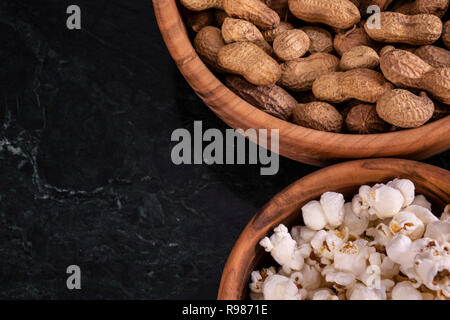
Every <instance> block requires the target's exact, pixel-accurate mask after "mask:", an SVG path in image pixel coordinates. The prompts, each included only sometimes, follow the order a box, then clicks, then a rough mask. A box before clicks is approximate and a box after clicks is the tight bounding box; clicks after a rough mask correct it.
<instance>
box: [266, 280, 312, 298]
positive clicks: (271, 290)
mask: <svg viewBox="0 0 450 320" xmlns="http://www.w3.org/2000/svg"><path fill="white" fill-rule="evenodd" d="M262 292H263V295H264V299H265V300H303V299H302V297H303V296H302V293H300V292H299V290H298V288H297V286H296V285H295V283H294V281H292V279H290V278H288V277H285V276H281V275H278V274H274V275H271V276H268V277H267V279H266V281H264V283H263V287H262Z"/></svg>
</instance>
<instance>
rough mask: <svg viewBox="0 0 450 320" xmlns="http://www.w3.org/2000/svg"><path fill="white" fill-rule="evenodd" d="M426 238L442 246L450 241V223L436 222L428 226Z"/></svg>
mask: <svg viewBox="0 0 450 320" xmlns="http://www.w3.org/2000/svg"><path fill="white" fill-rule="evenodd" d="M425 237H427V238H431V239H435V240H437V241H438V242H439V243H440V244H444V243H445V242H449V241H450V222H445V221H435V222H433V223H430V224H429V225H428V226H427V231H426V232H425Z"/></svg>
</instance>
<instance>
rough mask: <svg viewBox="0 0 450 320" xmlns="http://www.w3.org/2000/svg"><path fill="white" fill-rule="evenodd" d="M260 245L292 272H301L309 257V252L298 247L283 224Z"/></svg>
mask: <svg viewBox="0 0 450 320" xmlns="http://www.w3.org/2000/svg"><path fill="white" fill-rule="evenodd" d="M260 245H261V246H263V247H264V249H265V250H266V251H267V252H270V254H271V255H272V257H273V258H274V259H275V261H276V262H278V263H279V264H280V265H282V266H283V268H289V269H292V270H300V269H301V268H302V267H303V264H304V258H305V257H306V256H308V255H309V253H308V251H307V250H306V251H305V250H304V248H303V249H302V248H299V247H297V242H296V241H295V240H294V239H292V237H291V235H290V233H289V232H288V229H287V228H286V227H285V226H284V225H282V224H280V225H279V226H278V227H276V228H275V229H274V234H273V235H272V236H271V237H270V239H269V238H267V237H265V238H264V239H262V240H261V241H260Z"/></svg>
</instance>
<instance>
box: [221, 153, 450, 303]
mask: <svg viewBox="0 0 450 320" xmlns="http://www.w3.org/2000/svg"><path fill="white" fill-rule="evenodd" d="M355 168H357V169H358V170H359V171H358V177H366V178H367V179H368V178H370V177H371V176H372V175H376V174H377V173H378V174H379V173H380V171H385V170H390V171H386V173H385V174H384V176H385V177H384V178H380V179H387V178H388V177H389V176H390V177H392V176H394V177H395V176H397V177H398V176H400V175H405V176H406V175H408V177H409V176H410V175H411V173H413V172H414V173H416V174H417V177H420V179H422V181H423V183H426V182H428V181H431V179H433V180H435V179H437V181H442V184H436V186H439V189H441V188H442V192H443V193H445V197H446V198H445V199H442V200H443V202H448V203H450V171H448V170H445V169H442V168H439V167H436V166H432V165H429V164H425V163H421V162H416V161H411V160H403V159H392V158H385V159H383V158H379V159H362V160H354V161H348V162H344V163H340V164H336V165H333V166H329V167H327V168H323V169H319V170H317V171H315V172H313V173H311V174H308V175H306V176H304V177H303V178H300V179H298V180H297V181H295V182H294V183H292V184H291V185H289V186H288V187H286V188H285V189H283V190H282V191H280V192H279V193H277V194H276V195H275V196H274V197H273V198H272V199H271V200H270V201H269V202H268V203H266V204H265V205H264V206H263V207H262V208H261V209H260V210H259V211H258V212H257V213H256V214H255V215H254V216H253V217H252V219H251V220H250V222H249V223H248V224H247V226H246V227H245V229H244V230H243V231H242V233H241V234H240V236H239V238H238V240H237V241H236V243H235V245H234V246H233V249H232V251H231V253H230V255H229V257H228V260H227V262H226V265H225V267H224V270H223V273H222V278H221V282H220V288H219V292H218V299H219V300H236V299H240V298H241V297H242V292H240V293H239V294H238V293H237V292H239V291H238V290H237V288H238V286H239V284H242V282H243V281H245V283H247V280H248V276H249V275H248V273H247V272H246V270H245V266H249V265H250V264H251V262H252V261H253V257H251V256H250V254H247V255H246V254H244V253H246V252H247V253H248V252H254V251H255V248H257V246H258V243H259V241H260V240H261V239H262V238H263V237H264V236H266V235H267V234H269V233H270V232H271V231H272V230H273V228H274V227H276V226H277V225H279V224H280V223H281V222H282V221H284V220H286V219H287V218H288V217H290V216H292V215H294V214H295V212H299V211H298V210H300V205H301V203H304V202H305V201H310V200H314V199H316V198H314V199H313V198H309V199H306V198H305V195H303V194H305V193H307V191H308V190H311V189H312V190H313V189H314V187H311V186H314V182H315V181H316V180H317V179H320V178H321V177H323V178H325V177H330V176H333V177H335V179H337V180H339V179H340V178H343V177H342V176H345V175H348V174H351V173H352V172H353V170H354V169H355ZM395 170H398V171H395ZM389 172H391V173H389ZM417 177H414V178H416V180H417V179H418V178H417ZM323 178H322V179H323ZM350 179H351V176H350ZM389 179H390V178H389ZM352 180H353V179H352ZM302 186H307V187H305V188H303V187H302ZM356 186H358V185H356ZM328 191H332V190H328ZM296 195H302V196H303V199H302V198H301V197H298V199H299V201H298V202H297V203H295V202H292V197H294V196H296ZM296 199H297V197H296ZM300 199H302V200H300ZM279 208H281V209H280V210H278V209H279ZM289 211H291V212H289ZM274 215H276V219H273V216H274ZM243 262H244V263H243Z"/></svg>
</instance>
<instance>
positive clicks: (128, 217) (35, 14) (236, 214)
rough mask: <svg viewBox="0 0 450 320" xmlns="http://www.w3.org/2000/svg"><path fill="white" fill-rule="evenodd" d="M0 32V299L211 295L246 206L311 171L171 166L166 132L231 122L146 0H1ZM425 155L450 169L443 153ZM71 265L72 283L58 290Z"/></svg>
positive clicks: (285, 163) (249, 211)
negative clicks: (174, 49) (75, 12)
mask: <svg viewBox="0 0 450 320" xmlns="http://www.w3.org/2000/svg"><path fill="white" fill-rule="evenodd" d="M69 4H78V5H79V6H80V7H81V8H82V30H81V31H69V30H67V28H66V18H67V15H66V8H67V6H68V5H69ZM0 39H2V40H3V41H2V45H1V46H0V98H1V99H0V124H1V127H0V298H3V299H11V298H14V299H57V298H60V299H71V298H81V299H93V298H102V299H116V298H117V299H199V298H203V299H214V298H215V297H216V294H217V289H218V285H219V280H220V276H221V272H222V268H223V266H224V264H225V261H226V258H227V256H228V254H229V252H230V250H231V248H232V246H233V244H234V242H235V240H236V239H237V237H238V235H239V233H240V232H241V230H242V229H243V227H244V226H245V225H246V223H247V222H248V221H249V219H250V218H251V216H252V215H253V214H254V213H255V211H256V210H257V209H258V208H259V207H261V206H262V205H263V204H264V203H266V202H267V201H268V200H269V199H270V198H271V197H272V196H273V195H274V194H276V193H277V192H278V191H280V190H281V189H282V188H284V187H285V186H287V185H288V184H290V183H291V182H293V181H295V180H297V179H298V178H300V177H302V176H304V175H305V174H307V173H310V172H313V171H314V170H317V168H315V167H312V166H308V165H302V164H299V163H295V162H293V161H290V160H288V159H284V158H282V159H281V162H280V171H279V173H278V174H277V175H276V176H273V177H270V176H269V177H268V176H266V177H264V176H260V175H259V169H260V167H259V166H257V165H235V166H216V165H214V166H208V165H191V166H189V165H182V166H175V165H173V164H172V162H171V159H170V151H171V148H172V147H173V145H174V144H173V143H171V142H170V137H171V133H172V131H173V130H175V129H177V128H187V129H188V130H190V131H192V128H193V122H194V121H195V120H201V121H203V126H204V128H205V129H206V128H218V129H220V130H221V131H224V130H225V129H226V128H227V127H226V126H225V125H224V124H223V123H222V122H221V121H220V120H219V119H218V118H217V117H216V116H215V115H214V114H213V113H212V112H211V111H209V109H207V108H206V107H205V106H204V105H203V104H202V102H201V101H200V100H199V99H198V98H197V96H195V94H194V93H193V91H192V90H191V89H190V87H189V86H188V84H187V83H186V82H185V81H184V79H183V77H182V76H181V74H180V73H179V72H178V70H177V69H176V67H175V65H174V63H173V62H172V60H171V58H170V56H169V54H168V51H167V49H166V47H165V46H164V44H163V42H162V39H161V36H160V34H159V31H158V28H157V24H156V22H155V18H154V14H153V8H152V4H151V1H149V0H133V1H128V0H96V1H94V0H91V1H87V0H77V1H65V0H58V1H57V0H40V1H36V0H2V1H1V2H0ZM427 162H428V163H431V164H434V165H437V166H440V167H443V168H446V169H449V168H450V153H449V152H448V151H447V152H446V153H444V154H442V155H440V156H435V157H433V158H432V159H429V160H427ZM72 264H76V265H79V266H80V267H81V271H82V289H81V290H72V291H69V290H68V289H67V288H66V277H67V275H66V268H67V266H69V265H72Z"/></svg>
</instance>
